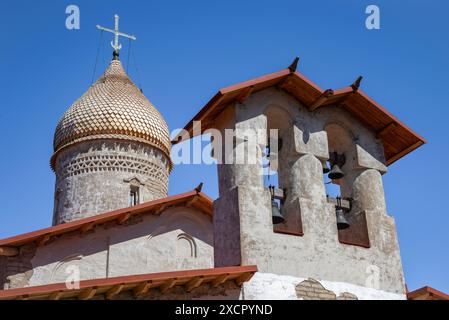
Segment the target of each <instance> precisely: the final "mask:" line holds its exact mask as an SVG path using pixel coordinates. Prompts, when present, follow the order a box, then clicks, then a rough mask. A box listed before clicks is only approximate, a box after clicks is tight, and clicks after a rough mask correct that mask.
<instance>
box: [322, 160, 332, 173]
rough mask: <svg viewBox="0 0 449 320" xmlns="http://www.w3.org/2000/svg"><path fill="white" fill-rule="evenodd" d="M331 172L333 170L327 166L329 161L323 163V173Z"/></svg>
mask: <svg viewBox="0 0 449 320" xmlns="http://www.w3.org/2000/svg"><path fill="white" fill-rule="evenodd" d="M329 171H331V169H330V168H329V166H328V165H327V161H323V173H324V174H326V173H329Z"/></svg>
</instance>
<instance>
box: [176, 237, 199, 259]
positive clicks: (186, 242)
mask: <svg viewBox="0 0 449 320" xmlns="http://www.w3.org/2000/svg"><path fill="white" fill-rule="evenodd" d="M197 250H198V249H197V245H196V242H195V239H194V238H193V237H192V236H191V235H189V234H187V233H180V234H178V236H177V237H176V257H177V258H178V259H190V258H196V257H197Z"/></svg>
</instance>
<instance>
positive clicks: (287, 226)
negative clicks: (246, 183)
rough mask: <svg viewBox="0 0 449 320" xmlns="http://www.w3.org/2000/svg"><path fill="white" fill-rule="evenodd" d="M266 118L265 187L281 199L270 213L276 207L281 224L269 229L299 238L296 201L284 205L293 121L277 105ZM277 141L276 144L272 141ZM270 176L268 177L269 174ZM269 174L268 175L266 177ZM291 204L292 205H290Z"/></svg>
mask: <svg viewBox="0 0 449 320" xmlns="http://www.w3.org/2000/svg"><path fill="white" fill-rule="evenodd" d="M264 114H265V116H266V118H267V138H268V142H269V147H270V148H269V150H267V151H269V157H267V158H266V159H263V163H264V164H265V165H268V164H269V165H270V168H269V169H265V170H264V173H265V174H266V175H265V177H264V182H265V183H264V184H265V186H269V185H272V186H274V187H275V188H276V189H277V194H278V195H283V199H281V200H279V199H274V202H275V203H272V212H274V211H273V210H275V209H274V207H275V206H278V207H279V209H280V212H281V214H282V216H283V218H284V221H283V222H280V223H276V224H274V225H273V231H274V232H276V233H285V234H290V235H302V232H303V231H302V221H301V212H300V208H299V205H298V203H297V201H298V199H289V202H288V203H286V202H285V200H286V199H287V198H286V195H288V193H289V190H291V188H292V184H294V183H295V181H293V180H294V179H292V175H291V170H292V164H291V161H292V159H293V158H292V157H291V156H292V155H294V154H295V150H296V148H295V139H294V128H293V123H294V117H293V115H292V114H291V113H290V112H289V109H288V108H284V107H282V106H278V105H269V106H268V107H267V108H266V109H265V112H264ZM276 139H277V141H276ZM270 173H271V174H270ZM269 174H270V175H269ZM291 200H293V201H291ZM272 201H273V199H272Z"/></svg>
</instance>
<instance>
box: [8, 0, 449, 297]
mask: <svg viewBox="0 0 449 320" xmlns="http://www.w3.org/2000/svg"><path fill="white" fill-rule="evenodd" d="M69 4H76V5H78V6H79V7H80V10H81V29H80V30H71V31H69V30H67V29H66V28H65V19H66V14H65V8H66V6H67V5H69ZM369 4H376V5H378V6H379V7H380V10H381V29H380V30H371V31H369V30H367V29H366V28H365V27H364V21H365V17H366V14H365V8H366V6H367V5H369ZM448 12H449V2H447V1H444V0H441V1H429V0H427V1H424V0H422V1H399V0H396V1H392V0H389V1H380V0H375V1H370V2H368V1H349V0H346V1H343V0H338V1H299V0H294V1H281V0H278V1H262V0H258V1H241V0H240V1H231V0H226V1H212V0H208V1H197V0H195V1H178V2H174V1H115V0H108V1H79V0H76V1H74V2H66V1H49V0H48V1H11V0H8V1H7V0H2V1H1V2H0V28H1V30H2V37H1V41H2V46H1V50H0V61H1V72H2V76H1V77H0V88H1V92H0V94H1V98H0V101H1V103H0V148H1V150H2V154H1V155H2V156H1V157H0V174H1V181H2V182H1V183H0V203H1V209H0V215H1V219H0V221H1V222H0V238H4V237H8V236H12V235H15V234H19V233H23V232H27V231H32V230H35V229H39V228H42V227H46V226H49V225H50V224H51V216H52V207H53V188H54V185H53V184H54V175H53V172H52V171H51V170H50V167H49V159H50V156H51V154H52V139H53V132H54V128H55V126H56V124H57V121H58V119H59V117H60V116H61V115H62V113H63V112H64V111H65V110H66V109H67V108H68V107H69V106H70V105H71V104H72V103H73V102H74V101H75V100H76V99H77V98H78V97H79V96H80V95H81V94H83V93H84V92H85V91H86V90H87V89H88V87H89V85H90V82H91V78H92V72H93V67H94V62H95V57H96V52H97V46H98V42H99V31H97V30H96V29H95V25H96V24H97V23H98V24H102V25H105V26H112V25H113V15H114V14H115V13H118V14H119V15H120V17H121V27H122V29H123V31H124V32H130V33H134V34H135V35H136V36H137V37H138V40H137V41H136V42H135V43H133V49H135V50H134V53H135V57H136V59H135V60H137V62H138V64H137V65H138V67H139V70H140V78H141V82H142V86H143V90H144V93H145V94H146V95H147V97H148V98H149V99H150V100H151V101H152V102H153V103H154V104H155V105H156V106H157V107H158V109H159V110H160V111H161V113H162V114H163V115H164V117H165V118H166V120H167V122H168V124H169V127H170V128H171V129H175V128H179V127H182V126H184V124H185V123H186V122H187V121H188V120H190V119H191V117H192V116H193V115H194V114H195V113H196V112H197V111H198V110H199V108H201V107H202V106H203V105H204V104H205V103H206V102H207V101H208V100H209V99H210V98H211V96H212V95H213V94H215V92H216V91H217V90H218V89H219V88H221V87H224V86H227V85H230V84H233V83H236V82H240V81H243V80H247V79H250V78H253V77H256V76H260V75H263V74H265V73H270V72H274V71H278V70H280V69H282V68H285V67H286V66H288V65H289V64H290V62H291V61H292V60H293V58H294V57H295V56H297V55H299V56H300V57H301V62H300V66H299V70H300V71H301V72H302V73H303V74H305V75H306V76H308V77H309V78H310V79H312V80H313V81H314V82H316V83H318V84H319V85H320V86H321V87H322V88H339V87H343V86H346V85H348V84H350V83H352V81H353V80H354V79H355V78H356V77H357V76H358V75H363V76H364V81H363V83H362V88H363V90H364V91H365V92H367V93H368V94H369V95H370V96H372V97H373V98H374V99H375V100H377V101H378V102H379V103H381V104H382V105H383V106H384V107H386V108H387V109H388V110H390V111H391V112H392V113H393V114H394V115H396V116H397V117H398V118H399V119H401V120H402V121H404V122H405V123H406V124H408V125H409V126H410V127H412V128H413V129H415V130H416V131H417V132H418V133H419V134H421V135H422V136H424V137H425V138H426V139H427V140H428V142H429V143H428V144H427V145H425V146H424V147H422V148H420V149H419V150H417V151H415V152H413V153H412V154H410V155H408V156H406V157H405V158H403V159H401V160H400V161H398V162H397V163H395V164H393V165H392V166H390V168H389V172H388V173H387V174H386V175H385V176H384V183H385V190H386V198H387V205H388V211H389V213H390V214H391V215H393V216H394V217H395V218H396V224H397V228H398V233H399V241H400V246H401V254H402V260H403V263H404V268H405V275H406V281H407V284H408V286H409V288H410V289H415V288H417V287H420V286H423V285H431V286H434V287H436V288H438V289H440V290H443V291H446V292H449V275H448V272H449V268H448V266H449V250H448V244H449V232H448V227H449V210H448V201H447V200H448V197H449V188H448V184H449V170H447V169H448V168H446V165H449V141H448V127H449V124H448V119H449V109H448V96H447V92H448V87H449V81H448V76H447V75H448V74H449V70H448V69H449V68H448V66H449V39H448V36H447V34H448V31H449V19H448V18H447V15H448ZM110 40H111V39H110V38H109V37H107V38H104V41H103V46H102V47H103V49H102V54H101V56H100V59H99V63H98V68H97V76H98V75H99V74H100V72H102V71H103V69H104V67H105V66H106V64H107V63H108V62H109V60H110V54H111V49H110V46H109V41H110ZM124 44H125V48H126V45H127V42H125V43H124ZM126 53H127V50H124V52H123V55H122V61H123V62H124V64H125V65H126V61H127V57H126ZM129 73H130V75H131V77H132V78H133V79H134V80H137V73H136V71H135V68H134V66H133V60H131V64H130V70H129ZM200 181H204V182H205V188H204V190H205V191H206V193H208V194H209V195H210V196H212V197H214V198H215V197H216V196H217V182H216V171H215V167H213V166H200V165H198V166H178V167H176V168H175V170H174V171H173V173H172V175H171V180H170V193H171V194H176V193H180V192H184V191H187V190H191V189H192V188H194V187H195V186H196V185H197V184H198V183H199V182H200Z"/></svg>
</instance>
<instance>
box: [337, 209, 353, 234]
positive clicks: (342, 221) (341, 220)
mask: <svg viewBox="0 0 449 320" xmlns="http://www.w3.org/2000/svg"><path fill="white" fill-rule="evenodd" d="M335 213H336V215H337V229H338V230H343V229H346V228H349V226H350V224H349V222H348V220H346V217H345V212H344V211H343V209H342V208H341V207H337V209H336V211H335Z"/></svg>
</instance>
